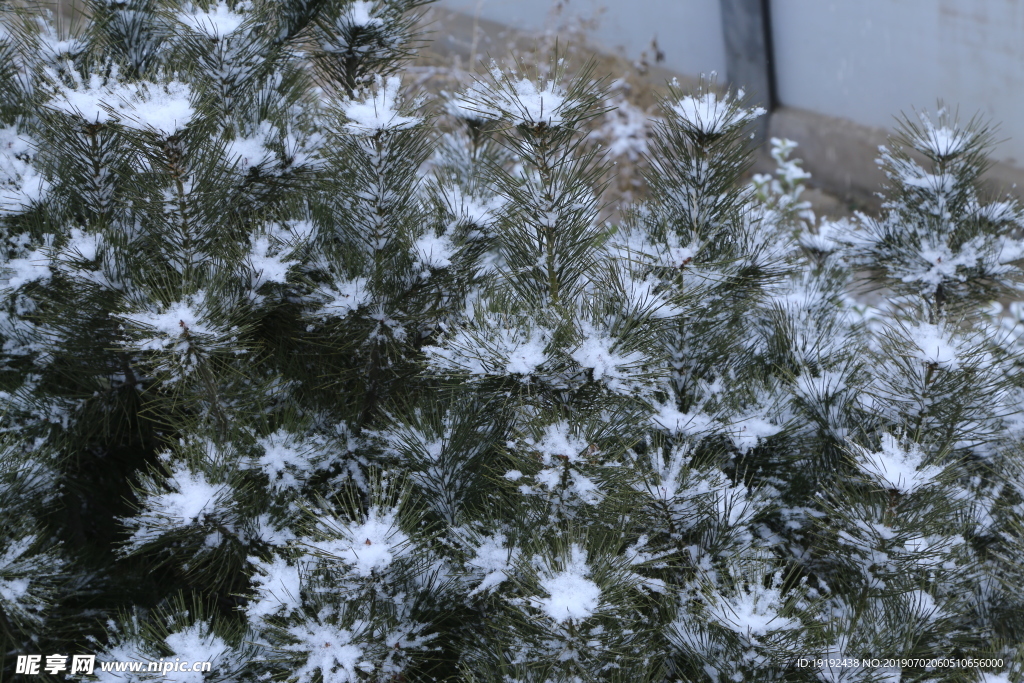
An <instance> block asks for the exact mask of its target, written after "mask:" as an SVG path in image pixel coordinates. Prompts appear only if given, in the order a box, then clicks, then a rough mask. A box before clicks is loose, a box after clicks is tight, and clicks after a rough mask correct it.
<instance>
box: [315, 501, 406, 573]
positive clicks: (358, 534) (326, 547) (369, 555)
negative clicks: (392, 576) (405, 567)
mask: <svg viewBox="0 0 1024 683" xmlns="http://www.w3.org/2000/svg"><path fill="white" fill-rule="evenodd" d="M323 528H324V529H326V530H328V532H329V533H332V534H334V533H337V532H338V531H340V535H341V538H338V539H332V540H328V541H307V545H309V546H311V547H313V548H315V549H316V550H317V551H319V552H320V553H321V554H323V555H324V556H326V557H328V558H330V559H334V560H339V561H341V562H343V563H344V564H346V565H348V566H349V567H351V568H352V570H353V571H355V573H356V574H357V575H358V576H360V577H369V576H371V575H372V574H373V573H374V572H377V571H383V570H385V569H387V568H388V567H390V566H391V563H392V562H394V561H395V559H396V558H397V557H401V556H402V555H404V554H405V553H406V552H407V551H408V546H409V537H408V536H406V534H405V532H403V531H402V530H401V529H400V528H399V526H398V510H396V509H394V508H391V509H388V510H383V509H381V508H373V509H372V510H370V511H369V513H368V514H367V516H366V519H365V520H364V521H363V522H362V523H360V524H346V525H343V526H341V527H340V529H335V528H332V527H328V526H324V527H323Z"/></svg>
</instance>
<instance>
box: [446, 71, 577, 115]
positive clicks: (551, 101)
mask: <svg viewBox="0 0 1024 683" xmlns="http://www.w3.org/2000/svg"><path fill="white" fill-rule="evenodd" d="M493 75H494V77H495V80H496V81H498V82H499V83H503V84H504V85H505V87H502V88H495V89H494V90H488V91H485V90H484V89H483V88H482V87H481V86H479V85H477V86H474V87H472V88H470V89H469V90H468V91H467V92H466V94H465V95H463V96H461V97H459V98H456V100H455V102H454V103H453V106H454V108H455V110H456V111H463V112H466V114H464V115H465V116H467V117H469V118H480V117H484V118H490V119H509V120H511V121H512V123H513V124H515V125H520V124H526V125H530V126H538V125H546V126H551V127H555V126H560V125H562V123H563V119H562V114H563V110H564V107H565V104H566V100H565V93H564V91H563V90H562V88H560V87H559V86H558V85H557V84H556V83H555V82H554V81H550V80H549V81H547V82H546V83H544V85H543V87H542V88H539V89H538V87H537V84H536V83H534V82H533V81H531V80H530V79H528V78H521V79H520V80H518V81H516V82H514V83H512V82H508V83H505V82H504V80H505V79H504V75H503V74H501V72H500V71H497V72H495V73H494V74H493ZM474 113H475V115H473V114H474Z"/></svg>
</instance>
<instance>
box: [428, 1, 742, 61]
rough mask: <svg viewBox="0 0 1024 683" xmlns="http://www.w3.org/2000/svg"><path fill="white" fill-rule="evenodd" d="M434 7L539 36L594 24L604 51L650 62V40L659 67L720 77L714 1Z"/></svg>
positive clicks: (594, 38) (721, 47) (594, 36)
mask: <svg viewBox="0 0 1024 683" xmlns="http://www.w3.org/2000/svg"><path fill="white" fill-rule="evenodd" d="M437 4H438V6H439V7H441V8H444V9H449V10H455V11H458V12H460V13H463V14H468V15H470V16H479V17H480V18H482V19H486V20H489V21H495V22H499V23H502V24H505V25H507V26H511V27H513V28H515V29H518V30H520V31H526V32H543V31H547V30H552V29H554V28H556V27H557V25H558V24H562V25H571V24H573V23H576V24H578V23H579V20H581V19H582V20H585V21H589V20H594V21H595V23H596V27H595V28H594V29H593V30H591V31H589V32H588V34H589V37H590V41H591V42H592V43H593V44H594V45H595V46H601V47H603V48H604V49H606V50H607V51H609V52H617V51H618V50H620V49H621V50H622V51H623V53H624V54H625V56H626V57H627V58H629V59H630V60H634V61H635V60H638V59H639V58H640V55H641V53H642V52H646V53H647V55H648V60H649V61H651V63H652V64H653V63H654V52H653V50H652V49H651V41H652V40H653V39H655V38H657V41H658V47H659V48H660V49H661V51H662V52H663V53H664V57H665V59H664V61H663V62H661V64H660V66H662V67H665V68H666V69H669V70H671V71H675V72H677V73H680V74H687V75H692V76H695V77H696V76H699V75H700V74H702V73H708V74H709V73H710V72H712V71H716V72H718V74H719V78H720V79H721V80H724V78H725V44H724V41H723V39H722V15H721V13H720V12H719V9H718V0H563V2H562V9H561V11H560V12H559V13H557V14H556V13H555V12H553V11H552V8H553V7H554V6H555V4H556V3H555V1H554V0H439V2H438V3H437Z"/></svg>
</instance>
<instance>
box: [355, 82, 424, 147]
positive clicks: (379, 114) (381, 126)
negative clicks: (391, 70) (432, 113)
mask: <svg viewBox="0 0 1024 683" xmlns="http://www.w3.org/2000/svg"><path fill="white" fill-rule="evenodd" d="M401 84H402V82H401V79H400V78H398V76H388V77H387V78H386V79H381V78H379V77H378V79H377V87H376V88H375V89H374V91H373V92H372V93H370V94H368V95H367V96H366V98H365V99H362V100H349V101H347V102H345V103H343V104H342V107H341V108H342V111H343V112H344V113H345V116H346V117H348V118H349V119H350V123H348V124H346V126H345V128H346V130H348V132H350V133H352V134H353V135H367V134H372V133H375V132H377V131H382V130H403V129H405V128H411V127H413V126H415V125H416V124H417V123H419V122H420V119H418V118H417V117H415V116H402V115H401V114H399V113H398V110H397V106H398V105H399V103H400V102H401V98H400V96H399V94H398V90H399V88H400V87H401Z"/></svg>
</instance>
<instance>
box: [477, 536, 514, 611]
mask: <svg viewBox="0 0 1024 683" xmlns="http://www.w3.org/2000/svg"><path fill="white" fill-rule="evenodd" d="M517 555H518V553H517V552H516V549H515V548H513V547H512V546H511V545H510V544H509V542H508V539H507V538H505V534H502V533H495V534H494V535H492V536H484V537H482V538H480V539H479V540H478V541H477V543H476V548H475V554H474V555H473V558H472V559H470V560H467V561H466V564H467V565H469V566H470V567H472V568H473V569H475V570H476V571H478V572H479V573H481V574H483V575H484V577H483V579H482V580H481V581H480V583H479V584H477V586H476V588H474V589H473V590H472V591H470V593H469V595H470V597H472V596H473V595H476V594H477V593H483V592H485V591H488V590H490V589H491V588H494V587H496V586H498V585H500V584H501V583H502V582H503V581H505V580H506V579H508V577H509V574H510V573H511V571H512V564H513V562H514V561H515V558H516V556H517Z"/></svg>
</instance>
